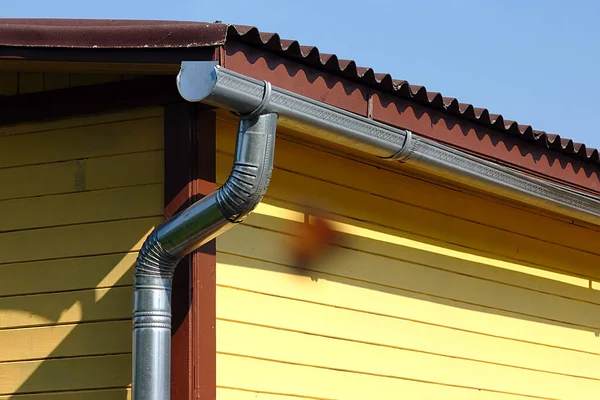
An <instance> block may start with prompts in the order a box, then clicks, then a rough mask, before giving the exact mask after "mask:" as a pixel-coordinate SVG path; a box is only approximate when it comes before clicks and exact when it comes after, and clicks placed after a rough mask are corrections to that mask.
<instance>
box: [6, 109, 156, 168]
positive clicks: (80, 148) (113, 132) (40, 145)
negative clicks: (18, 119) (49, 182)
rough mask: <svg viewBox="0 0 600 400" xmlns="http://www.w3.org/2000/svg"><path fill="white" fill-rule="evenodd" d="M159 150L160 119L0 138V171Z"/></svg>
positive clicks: (153, 118)
mask: <svg viewBox="0 0 600 400" xmlns="http://www.w3.org/2000/svg"><path fill="white" fill-rule="evenodd" d="M66 143H68V145H65V144H66ZM162 148H163V120H162V117H150V118H144V119H136V120H128V121H120V122H107V123H104V124H94V125H86V126H77V127H72V128H62V129H58V130H53V131H51V132H48V131H42V132H35V133H29V134H26V135H9V136H0V168H6V167H16V166H22V165H33V164H42V163H49V162H57V161H66V160H77V159H82V158H90V157H100V156H108V155H115V154H126V153H133V152H142V151H150V150H160V149H162ZM25 149H26V151H25Z"/></svg>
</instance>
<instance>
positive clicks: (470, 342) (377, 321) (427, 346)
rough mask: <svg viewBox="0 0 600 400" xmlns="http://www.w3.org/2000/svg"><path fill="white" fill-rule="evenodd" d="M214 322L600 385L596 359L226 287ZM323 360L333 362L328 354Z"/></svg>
mask: <svg viewBox="0 0 600 400" xmlns="http://www.w3.org/2000/svg"><path fill="white" fill-rule="evenodd" d="M265 310H268V312H265ZM217 318H219V319H222V320H226V321H239V322H243V323H249V324H254V325H260V326H268V327H273V328H280V329H286V330H291V331H296V332H304V333H309V334H313V335H319V336H324V337H328V338H337V339H343V340H348V341H355V342H361V343H371V344H375V345H380V346H387V347H389V348H401V349H410V350H414V351H418V352H426V353H432V354H439V355H444V356H449V357H456V358H463V359H470V360H477V361H483V362H487V363H494V364H502V365H506V366H515V367H520V368H528V369H534V370H538V371H547V372H554V373H558V374H567V375H575V376H583V377H588V378H593V379H600V355H594V354H589V353H582V352H578V351H569V350H566V349H559V348H555V347H550V346H544V345H535V344H532V343H525V342H522V341H519V340H510V339H504V338H499V337H493V336H489V335H486V334H478V333H474V332H468V331H464V330H458V329H452V328H448V327H444V326H439V325H433V324H431V323H423V322H420V321H414V320H409V319H402V318H393V317H388V316H382V315H376V314H371V313H366V312H360V311H353V310H348V309H343V308H339V307H329V306H324V305H321V304H315V303H309V302H305V301H298V300H291V299H287V298H282V297H275V296H268V295H263V294H259V293H254V292H248V291H244V290H239V289H232V288H227V287H218V288H217ZM332 321H333V323H332ZM219 332H221V330H219ZM323 356H324V357H325V358H329V357H334V355H333V354H331V353H329V351H326V352H324V353H323Z"/></svg>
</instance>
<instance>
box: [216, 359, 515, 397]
mask: <svg viewBox="0 0 600 400" xmlns="http://www.w3.org/2000/svg"><path fill="white" fill-rule="evenodd" d="M217 384H218V385H219V386H224V387H235V388H241V389H246V390H249V391H256V392H259V393H260V392H271V393H286V394H291V395H295V396H297V397H299V396H305V397H308V398H317V399H323V398H325V399H348V400H364V399H372V398H376V399H394V398H397V397H395V396H397V395H398V394H399V393H401V394H402V396H405V397H406V398H409V399H411V400H412V399H415V400H429V399H461V400H462V399H465V400H471V399H477V400H482V399H485V400H500V399H501V400H506V399H510V400H513V399H520V400H522V399H524V398H526V397H523V396H519V395H515V394H510V393H506V392H503V393H494V392H488V391H485V390H481V389H479V388H463V387H456V386H447V385H441V384H435V383H431V382H420V381H412V380H407V379H397V378H393V377H389V376H377V375H367V374H359V373H353V372H349V371H347V370H337V371H336V370H332V369H327V368H317V367H314V366H306V365H298V364H289V363H283V362H274V361H270V360H262V359H255V358H249V357H241V356H236V355H230V354H218V356H217ZM259 398H260V397H259Z"/></svg>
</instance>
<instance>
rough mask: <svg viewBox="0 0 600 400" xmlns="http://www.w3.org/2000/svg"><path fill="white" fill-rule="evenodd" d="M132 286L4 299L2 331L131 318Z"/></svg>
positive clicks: (0, 303) (1, 300) (0, 313)
mask: <svg viewBox="0 0 600 400" xmlns="http://www.w3.org/2000/svg"><path fill="white" fill-rule="evenodd" d="M132 297H133V289H132V288H131V286H123V287H113V288H104V289H89V290H78V291H73V292H59V293H45V294H35V295H30V296H17V297H2V298H0V330H2V329H9V328H24V327H28V326H50V325H55V324H74V323H77V322H90V321H102V320H111V319H113V320H116V319H121V320H122V319H129V318H131V315H132V314H131V313H132V311H131V310H132V307H133V302H132Z"/></svg>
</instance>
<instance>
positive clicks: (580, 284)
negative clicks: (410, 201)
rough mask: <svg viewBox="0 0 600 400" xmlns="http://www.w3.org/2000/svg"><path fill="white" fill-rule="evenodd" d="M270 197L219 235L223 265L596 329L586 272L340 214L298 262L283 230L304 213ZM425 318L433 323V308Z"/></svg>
mask: <svg viewBox="0 0 600 400" xmlns="http://www.w3.org/2000/svg"><path fill="white" fill-rule="evenodd" d="M275 204H277V203H276V202H274V203H273V204H271V205H269V204H265V203H263V204H262V205H261V206H260V207H259V208H258V209H257V210H256V211H255V213H254V214H252V215H251V216H250V217H249V218H248V219H247V220H246V222H245V224H244V225H243V226H240V227H237V228H236V229H233V230H231V231H229V232H227V233H225V234H224V235H223V236H222V237H221V238H220V239H219V240H218V242H217V248H218V251H219V253H220V255H219V262H220V263H221V264H231V265H243V266H248V267H252V268H258V269H265V270H270V271H279V272H285V273H286V274H292V275H301V276H308V277H310V278H311V279H312V281H313V282H316V283H318V282H319V280H321V279H324V280H327V281H329V282H339V283H342V284H344V285H352V286H357V287H362V288H365V289H369V290H373V291H379V292H385V293H389V294H390V295H393V296H399V297H409V298H414V299H418V300H420V301H422V302H424V303H437V304H442V305H444V306H447V310H451V309H456V308H460V309H466V310H471V311H474V312H475V313H473V314H471V318H477V315H484V314H495V315H498V316H502V317H503V318H506V321H507V322H508V321H509V320H514V319H522V320H526V321H531V322H535V323H536V324H543V325H554V326H558V327H562V328H566V329H576V330H582V331H587V332H590V334H593V335H595V336H598V335H599V332H600V312H599V311H600V291H599V290H597V289H593V288H592V284H593V281H591V280H589V279H586V278H583V277H576V276H572V275H569V274H568V273H560V272H552V271H549V270H545V269H542V268H540V267H539V266H534V265H527V264H525V263H523V262H522V261H515V260H510V259H506V258H505V259H502V258H500V257H498V256H496V255H494V256H490V255H485V254H483V253H477V252H476V251H474V250H469V249H465V248H459V247H458V246H452V245H449V244H442V243H440V242H439V241H438V242H434V241H433V240H432V241H428V240H426V239H423V238H416V237H410V235H408V234H403V233H401V232H399V231H395V230H392V229H389V228H385V227H381V226H375V225H374V224H370V223H364V222H360V221H356V220H349V219H347V218H345V217H339V216H332V215H330V216H329V218H330V220H329V221H330V225H331V227H332V228H333V229H334V230H335V231H336V232H337V233H336V235H335V236H334V237H335V241H336V243H334V244H332V245H330V246H329V249H328V251H327V252H324V253H323V255H322V256H321V258H320V259H315V260H314V262H312V263H311V264H310V265H305V266H303V267H301V268H298V265H297V264H296V261H295V258H294V256H293V253H292V252H290V250H291V249H295V248H296V247H297V239H294V237H292V236H290V235H289V233H290V232H303V230H302V229H300V228H299V226H301V225H302V224H304V222H303V221H304V220H305V216H304V215H303V214H302V210H301V209H296V210H291V209H289V207H290V206H289V205H286V206H285V207H286V208H282V207H279V206H277V205H275ZM257 228H259V229H260V230H257ZM240 257H244V258H243V259H242V258H240ZM250 258H252V259H254V261H250V260H249V259H250ZM266 276H267V275H265V277H266ZM298 282H299V283H300V281H298ZM221 283H222V284H224V285H227V283H226V282H223V281H222V280H221ZM233 286H234V285H233ZM257 290H258V289H257ZM311 290H312V289H311ZM259 291H260V290H259ZM325 294H326V293H325ZM281 295H285V293H282V294H281ZM382 299H383V298H382ZM438 310H442V309H438ZM378 312H382V313H385V312H383V311H381V310H379V311H378ZM414 317H418V315H415V316H414ZM428 317H429V318H430V319H431V322H434V323H435V322H436V316H435V315H429V316H428ZM444 319H445V318H444ZM507 329H510V325H507ZM515 329H517V326H515Z"/></svg>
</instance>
